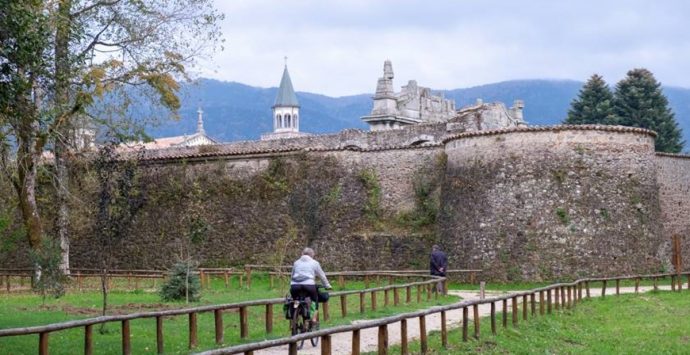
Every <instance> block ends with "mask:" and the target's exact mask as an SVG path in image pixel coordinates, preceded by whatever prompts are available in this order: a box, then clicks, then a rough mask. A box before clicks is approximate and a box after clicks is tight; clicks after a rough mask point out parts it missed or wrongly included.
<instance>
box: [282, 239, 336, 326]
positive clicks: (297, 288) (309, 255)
mask: <svg viewBox="0 0 690 355" xmlns="http://www.w3.org/2000/svg"><path fill="white" fill-rule="evenodd" d="M317 277H318V278H319V280H321V284H322V285H323V286H324V287H325V288H326V289H330V288H331V284H330V283H329V282H328V279H327V278H326V274H325V273H324V272H323V269H321V264H319V262H318V261H316V260H314V249H312V248H304V250H303V251H302V256H301V257H300V258H299V259H297V261H295V263H294V265H293V266H292V278H291V281H290V295H291V296H292V298H294V299H297V298H304V297H309V298H311V301H312V303H313V304H314V305H315V308H314V310H313V312H312V319H311V322H312V323H313V324H316V313H317V310H318V309H319V308H318V307H319V306H318V299H319V293H318V291H317V289H316V278H317Z"/></svg>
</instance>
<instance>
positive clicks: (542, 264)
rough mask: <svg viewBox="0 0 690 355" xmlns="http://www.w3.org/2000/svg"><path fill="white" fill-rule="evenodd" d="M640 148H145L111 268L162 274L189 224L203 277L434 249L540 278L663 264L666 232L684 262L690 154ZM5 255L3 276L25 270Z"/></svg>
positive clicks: (489, 144) (91, 197)
mask: <svg viewBox="0 0 690 355" xmlns="http://www.w3.org/2000/svg"><path fill="white" fill-rule="evenodd" d="M653 147H654V134H653V132H650V131H646V130H641V129H634V128H623V127H596V126H578V127H575V126H555V127H545V128H539V127H536V128H535V127H531V128H515V129H506V130H496V131H483V132H468V133H460V134H457V133H455V134H454V133H453V132H448V131H447V130H446V126H445V125H444V124H435V125H434V124H432V125H419V126H412V127H410V128H409V129H403V130H395V131H387V132H362V131H357V130H348V131H344V132H342V133H340V134H336V135H324V136H310V137H302V138H293V139H284V140H278V141H271V142H239V143H233V144H227V145H220V146H211V147H190V148H176V149H168V150H164V151H152V152H147V156H146V160H145V165H144V168H143V171H142V175H141V182H142V186H143V188H144V189H145V194H146V205H145V207H144V209H143V210H142V212H141V213H140V214H139V215H138V216H137V217H136V220H135V221H134V228H133V229H132V233H131V235H130V236H128V237H127V239H126V240H125V241H124V243H123V245H122V247H121V248H119V249H118V251H117V253H118V255H117V259H118V262H119V265H117V266H118V267H126V268H152V267H153V268H161V267H167V266H169V265H170V262H171V260H174V259H175V257H176V255H177V254H179V253H180V246H179V243H178V242H177V241H178V240H180V238H181V237H182V236H184V235H185V233H186V231H187V230H189V226H190V224H192V223H197V222H201V223H203V224H205V225H207V226H208V233H207V236H206V238H205V240H204V242H203V243H201V244H200V245H199V246H198V247H196V248H195V249H196V250H195V252H194V253H195V254H196V255H197V257H198V258H199V260H202V261H203V264H204V265H207V266H224V265H240V264H242V263H247V262H262V263H264V262H269V263H281V262H285V261H286V260H290V259H292V258H293V257H295V256H296V254H297V252H298V251H299V249H300V248H301V247H302V246H303V245H305V244H310V245H313V246H315V248H316V249H317V252H318V253H319V255H320V259H321V260H322V262H323V264H324V265H325V266H326V267H327V268H337V269H361V268H372V269H373V268H382V267H390V268H403V267H426V265H427V262H428V261H427V254H428V251H429V248H430V246H431V245H432V244H434V243H438V244H441V245H442V246H443V247H444V248H445V249H446V250H447V251H448V254H449V257H450V262H451V265H452V266H453V267H472V268H482V269H484V270H486V274H485V277H486V278H487V279H530V280H541V279H543V280H546V279H549V280H552V279H559V278H561V279H563V278H574V277H578V276H582V275H601V274H612V273H615V274H621V273H633V272H651V271H658V270H660V269H664V268H668V267H670V264H669V261H670V250H669V243H668V242H669V240H670V235H671V234H673V233H680V234H682V235H684V237H685V239H684V243H685V244H684V253H685V254H684V256H685V257H684V263H685V265H688V264H690V255H688V251H689V250H690V249H688V248H690V245H688V239H687V238H690V237H687V235H688V233H687V232H688V230H689V228H690V219H688V218H687V217H686V216H687V215H688V213H689V212H690V207H689V203H690V202H689V201H690V186H689V184H690V182H689V180H690V178H688V177H690V158H688V157H684V156H669V155H660V154H655V153H654V150H653V149H654V148H653ZM78 180H79V183H78V186H75V189H79V191H80V193H81V196H82V198H81V199H80V201H79V203H78V204H75V206H73V233H72V234H73V238H72V249H71V250H72V260H73V263H74V264H75V265H79V266H85V267H86V266H93V265H94V264H95V263H96V260H95V259H96V253H95V252H94V251H93V247H92V244H93V238H92V237H91V235H92V233H93V223H94V215H95V206H96V204H95V198H96V196H95V195H96V194H95V191H96V186H95V183H94V179H93V178H92V177H90V175H89V173H85V174H82V176H81V178H80V179H78ZM45 213H47V214H48V216H49V218H47V219H48V220H50V215H49V213H50V211H49V209H48V210H46V212H45ZM48 227H50V226H48ZM18 243H19V244H20V245H19V250H20V252H12V253H10V252H6V251H0V264H1V265H2V266H5V267H7V266H20V265H25V264H26V258H25V252H23V251H22V250H25V246H24V245H23V243H24V242H23V240H20V241H19V242H18Z"/></svg>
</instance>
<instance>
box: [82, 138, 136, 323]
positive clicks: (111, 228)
mask: <svg viewBox="0 0 690 355" xmlns="http://www.w3.org/2000/svg"><path fill="white" fill-rule="evenodd" d="M118 143H119V141H117V140H115V141H112V142H109V143H107V144H104V145H103V146H101V147H100V148H99V150H98V156H97V157H96V159H95V161H94V170H95V171H96V173H97V179H98V185H99V194H98V214H97V217H96V225H95V230H94V235H96V236H97V237H98V243H97V244H96V245H94V246H95V247H96V249H97V252H98V257H99V260H100V262H101V293H102V295H103V308H102V310H103V313H102V314H103V315H104V316H105V315H106V312H107V310H108V292H109V289H108V272H109V270H110V269H111V268H112V265H113V261H114V260H113V249H114V248H118V247H120V246H121V244H122V240H123V239H124V237H125V236H126V235H127V233H129V230H130V228H131V227H132V224H133V223H134V219H135V218H136V216H137V214H138V213H139V211H141V208H142V207H143V205H144V202H145V194H144V192H145V191H144V190H143V189H142V187H141V186H140V184H139V183H138V168H139V161H140V160H141V155H142V153H143V151H139V152H129V153H126V154H120V153H118V151H117V146H118ZM103 329H104V328H103V327H101V330H103Z"/></svg>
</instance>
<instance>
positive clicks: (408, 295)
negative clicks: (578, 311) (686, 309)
mask: <svg viewBox="0 0 690 355" xmlns="http://www.w3.org/2000/svg"><path fill="white" fill-rule="evenodd" d="M688 277H690V276H688ZM689 282H690V281H689ZM405 292H406V293H405V303H410V302H412V287H410V286H407V287H405Z"/></svg>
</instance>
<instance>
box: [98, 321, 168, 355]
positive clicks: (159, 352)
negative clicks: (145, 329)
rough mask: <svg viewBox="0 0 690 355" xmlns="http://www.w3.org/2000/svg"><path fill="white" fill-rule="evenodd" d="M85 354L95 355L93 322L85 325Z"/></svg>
mask: <svg viewBox="0 0 690 355" xmlns="http://www.w3.org/2000/svg"><path fill="white" fill-rule="evenodd" d="M159 353H160V352H159ZM84 355H93V325H92V324H89V325H87V326H85V327H84Z"/></svg>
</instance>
